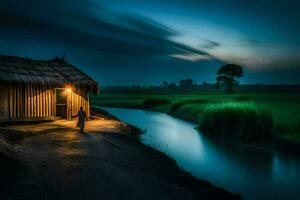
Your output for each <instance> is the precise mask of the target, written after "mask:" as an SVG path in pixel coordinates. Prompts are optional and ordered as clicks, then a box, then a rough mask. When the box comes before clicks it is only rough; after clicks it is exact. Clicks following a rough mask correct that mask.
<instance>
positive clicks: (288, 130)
mask: <svg viewBox="0 0 300 200" xmlns="http://www.w3.org/2000/svg"><path fill="white" fill-rule="evenodd" d="M147 99H152V101H153V99H157V100H161V99H163V100H165V101H168V103H163V104H161V103H157V104H156V105H153V106H148V107H147V109H150V110H153V111H159V112H164V113H168V114H171V115H173V116H175V117H178V118H181V119H184V120H187V121H191V122H194V123H197V124H199V125H201V124H202V120H203V119H204V118H203V116H204V113H205V112H207V109H208V108H209V107H213V106H212V105H219V103H224V102H225V103H226V102H236V103H240V104H247V103H251V102H252V103H254V104H255V106H256V107H257V108H256V109H258V110H260V109H262V110H264V111H263V112H265V111H266V112H271V113H272V117H273V125H274V134H275V136H276V137H280V138H283V139H287V140H291V141H294V142H298V143H300V123H299V122H300V115H299V113H300V93H289V92H281V93H279V92H240V93H234V94H224V93H217V92H199V91H190V92H187V91H123V92H120V91H119V92H111V91H104V92H103V93H102V94H100V96H92V97H91V102H92V104H96V105H100V106H110V107H127V108H141V107H142V105H143V104H144V102H145V101H146V100H147ZM154 101H155V100H154ZM200 128H201V127H200Z"/></svg>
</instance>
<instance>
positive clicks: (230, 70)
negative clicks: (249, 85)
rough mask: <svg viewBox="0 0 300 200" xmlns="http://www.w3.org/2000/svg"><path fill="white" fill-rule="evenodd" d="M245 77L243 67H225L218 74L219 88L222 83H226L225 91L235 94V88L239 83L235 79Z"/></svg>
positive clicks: (229, 65) (231, 65)
mask: <svg viewBox="0 0 300 200" xmlns="http://www.w3.org/2000/svg"><path fill="white" fill-rule="evenodd" d="M243 75H244V72H243V68H242V67H241V66H239V65H235V64H227V65H224V66H222V67H221V68H220V69H219V70H218V72H217V77H216V80H217V87H219V85H220V83H224V84H225V85H226V89H225V91H226V92H228V93H231V92H233V86H234V85H236V84H237V83H238V81H237V80H235V79H236V78H241V77H243Z"/></svg>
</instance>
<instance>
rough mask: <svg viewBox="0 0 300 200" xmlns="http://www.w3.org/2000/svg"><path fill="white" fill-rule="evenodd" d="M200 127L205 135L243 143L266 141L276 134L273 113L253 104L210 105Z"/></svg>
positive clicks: (228, 103) (227, 103)
mask: <svg viewBox="0 0 300 200" xmlns="http://www.w3.org/2000/svg"><path fill="white" fill-rule="evenodd" d="M199 127H200V129H201V130H202V131H203V132H204V133H208V134H212V135H217V136H222V137H225V138H232V139H235V140H239V141H243V142H256V141H265V140H268V139H271V138H272V136H273V133H274V131H273V116H272V113H271V111H270V110H269V109H265V108H263V107H261V106H258V105H257V104H256V103H253V102H234V101H228V102H221V103H210V104H208V105H207V106H206V107H205V109H204V112H203V115H202V120H201V122H200V126H199Z"/></svg>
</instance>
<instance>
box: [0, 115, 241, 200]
mask: <svg viewBox="0 0 300 200" xmlns="http://www.w3.org/2000/svg"><path fill="white" fill-rule="evenodd" d="M75 124H76V122H75V121H71V122H66V121H59V122H53V123H43V124H34V125H20V126H7V127H2V128H1V130H0V133H1V134H0V141H1V142H0V151H1V154H0V162H1V163H0V174H1V186H0V190H1V191H0V199H27V198H29V199H99V198H104V199H239V197H238V196H234V195H232V194H230V193H228V192H226V191H224V190H223V189H219V188H216V187H214V186H212V185H211V184H209V183H208V182H206V181H201V180H198V179H196V178H193V177H192V176H191V175H190V174H188V173H185V172H183V171H182V170H180V169H179V168H178V167H177V166H176V163H175V161H174V160H172V159H170V158H169V157H167V156H166V155H165V154H163V153H161V152H158V151H156V150H154V149H152V148H149V147H147V146H145V145H144V144H142V143H140V142H139V141H137V140H136V139H133V138H132V137H131V135H132V134H135V133H133V132H132V131H133V130H135V129H132V127H128V126H127V125H126V124H124V123H122V122H120V121H117V120H115V119H112V118H110V119H105V118H101V117H97V118H95V119H94V120H92V121H89V122H87V126H86V133H83V134H81V133H79V131H78V130H77V129H75V128H74V126H75Z"/></svg>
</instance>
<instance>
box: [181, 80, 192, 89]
mask: <svg viewBox="0 0 300 200" xmlns="http://www.w3.org/2000/svg"><path fill="white" fill-rule="evenodd" d="M193 84H194V81H193V80H192V79H190V78H188V79H185V80H181V81H179V87H181V88H192V87H193Z"/></svg>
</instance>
